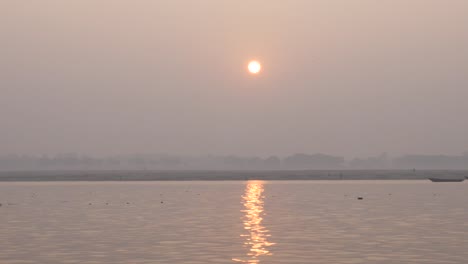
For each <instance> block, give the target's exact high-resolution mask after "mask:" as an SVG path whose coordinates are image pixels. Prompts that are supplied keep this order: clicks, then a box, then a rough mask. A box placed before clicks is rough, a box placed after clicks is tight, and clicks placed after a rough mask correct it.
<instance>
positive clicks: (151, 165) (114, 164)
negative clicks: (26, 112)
mask: <svg viewBox="0 0 468 264" xmlns="http://www.w3.org/2000/svg"><path fill="white" fill-rule="evenodd" d="M314 169H315V170H327V169H374V170H378V169H460V170H462V169H468V153H464V154H462V155H459V156H449V155H405V156H400V157H395V158H390V157H388V155H387V154H385V153H384V154H382V155H379V156H376V157H369V158H355V159H351V160H346V159H345V158H344V157H338V156H332V155H325V154H319V153H318V154H304V153H297V154H293V155H290V156H287V157H284V158H280V157H278V156H270V157H266V158H261V157H241V156H232V155H231V156H198V157H193V156H192V157H191V156H177V155H154V154H135V155H120V156H111V157H104V158H96V157H91V156H87V155H79V154H76V153H67V154H58V155H54V156H48V155H42V156H32V155H4V156H0V170H314Z"/></svg>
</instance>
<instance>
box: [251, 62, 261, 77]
mask: <svg viewBox="0 0 468 264" xmlns="http://www.w3.org/2000/svg"><path fill="white" fill-rule="evenodd" d="M247 69H248V70H249V72H250V73H251V74H258V73H259V72H260V71H261V70H262V65H261V64H260V62H258V61H256V60H253V61H250V62H249V65H248V66H247Z"/></svg>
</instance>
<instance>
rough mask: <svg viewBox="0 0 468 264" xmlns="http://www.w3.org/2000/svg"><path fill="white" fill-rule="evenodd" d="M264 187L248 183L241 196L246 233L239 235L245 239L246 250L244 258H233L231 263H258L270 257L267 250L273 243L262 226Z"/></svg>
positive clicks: (260, 183)
mask: <svg viewBox="0 0 468 264" xmlns="http://www.w3.org/2000/svg"><path fill="white" fill-rule="evenodd" d="M263 192H264V187H263V182H261V181H253V182H250V181H249V182H248V183H247V186H246V188H245V193H244V195H243V196H242V203H243V205H244V209H243V210H242V211H241V212H242V213H244V216H243V217H242V220H243V223H244V229H245V230H246V233H244V234H241V237H244V238H245V242H244V247H246V248H247V249H248V252H247V256H246V258H233V259H232V260H233V261H236V262H241V263H260V259H259V258H260V257H261V256H268V255H272V253H271V252H270V250H269V249H268V248H269V247H270V246H272V245H274V244H275V243H272V242H269V241H268V239H269V238H270V237H271V235H270V234H269V232H270V231H269V230H268V229H266V227H265V226H263V224H262V221H263V216H264V215H265V211H264V198H265V196H264V195H263Z"/></svg>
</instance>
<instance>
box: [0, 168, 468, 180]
mask: <svg viewBox="0 0 468 264" xmlns="http://www.w3.org/2000/svg"><path fill="white" fill-rule="evenodd" d="M465 176H468V170H415V171H413V170H276V171H245V170H239V171H234V170H230V171H215V170H192V171H175V170H174V171H145V170H129V171H104V170H103V171H55V170H54V171H45V170H40V171H0V182H28V181H29V182H42V181H245V180H268V181H281V180H426V179H428V178H429V177H451V178H458V177H459V178H462V177H465Z"/></svg>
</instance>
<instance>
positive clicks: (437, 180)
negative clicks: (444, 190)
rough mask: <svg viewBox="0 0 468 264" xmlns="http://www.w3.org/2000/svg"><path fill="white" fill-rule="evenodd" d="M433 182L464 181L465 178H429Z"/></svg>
mask: <svg viewBox="0 0 468 264" xmlns="http://www.w3.org/2000/svg"><path fill="white" fill-rule="evenodd" d="M429 180H431V181H432V182H462V181H464V180H465V178H461V179H459V178H455V179H454V178H452V179H444V178H429Z"/></svg>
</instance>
